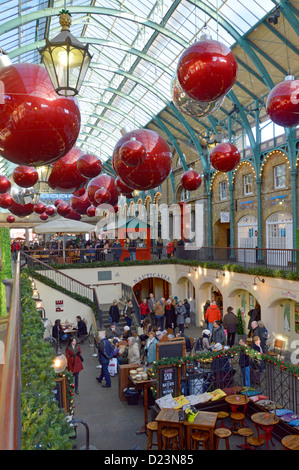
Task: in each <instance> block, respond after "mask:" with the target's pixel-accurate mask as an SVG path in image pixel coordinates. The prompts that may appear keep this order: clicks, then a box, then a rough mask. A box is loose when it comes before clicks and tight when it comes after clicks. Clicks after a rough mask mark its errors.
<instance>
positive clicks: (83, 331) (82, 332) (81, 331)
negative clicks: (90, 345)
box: [76, 315, 87, 337]
mask: <svg viewBox="0 0 299 470" xmlns="http://www.w3.org/2000/svg"><path fill="white" fill-rule="evenodd" d="M76 320H77V336H78V337H80V336H86V335H87V327H86V323H85V321H84V320H82V318H81V317H80V315H77V316H76Z"/></svg>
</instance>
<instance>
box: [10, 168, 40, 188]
mask: <svg viewBox="0 0 299 470" xmlns="http://www.w3.org/2000/svg"><path fill="white" fill-rule="evenodd" d="M12 179H13V180H14V182H15V183H16V184H17V185H18V186H21V188H31V187H32V186H34V185H35V184H36V183H37V182H38V172H37V171H36V169H35V168H34V167H32V166H25V165H19V166H17V167H16V168H15V169H14V171H13V172H12Z"/></svg>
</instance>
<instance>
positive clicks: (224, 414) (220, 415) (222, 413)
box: [217, 411, 229, 428]
mask: <svg viewBox="0 0 299 470" xmlns="http://www.w3.org/2000/svg"><path fill="white" fill-rule="evenodd" d="M228 417H229V413H227V412H226V411H219V412H218V416H217V419H221V424H220V426H219V427H221V428H226V427H227V426H225V424H224V423H223V420H224V419H225V418H228Z"/></svg>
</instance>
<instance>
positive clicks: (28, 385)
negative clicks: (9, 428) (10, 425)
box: [21, 272, 72, 450]
mask: <svg viewBox="0 0 299 470" xmlns="http://www.w3.org/2000/svg"><path fill="white" fill-rule="evenodd" d="M21 310H22V322H21V323H22V325H21V342H22V354H21V376H22V393H21V412H22V435H21V447H22V450H71V448H72V443H71V440H70V437H71V435H72V428H70V426H69V424H68V422H67V419H66V415H65V413H64V412H62V411H61V410H60V409H59V407H58V402H57V400H56V399H55V396H54V389H55V377H56V373H55V371H54V368H53V367H52V361H53V359H54V351H53V348H52V347H51V346H50V345H49V344H48V343H46V342H44V341H43V333H44V327H43V323H42V321H41V317H40V315H39V313H38V312H37V310H36V308H35V302H34V300H33V299H32V288H31V285H30V281H29V278H28V275H27V273H25V272H22V274H21Z"/></svg>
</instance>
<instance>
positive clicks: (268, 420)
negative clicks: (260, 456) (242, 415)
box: [251, 412, 279, 450]
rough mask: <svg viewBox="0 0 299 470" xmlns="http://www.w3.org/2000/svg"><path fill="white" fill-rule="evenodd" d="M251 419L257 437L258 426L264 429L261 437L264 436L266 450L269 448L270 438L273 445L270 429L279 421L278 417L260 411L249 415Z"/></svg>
mask: <svg viewBox="0 0 299 470" xmlns="http://www.w3.org/2000/svg"><path fill="white" fill-rule="evenodd" d="M251 419H252V421H253V422H254V425H255V428H256V430H257V433H258V437H260V435H259V428H262V429H263V431H265V434H264V436H263V438H265V440H266V445H267V450H269V440H271V442H272V444H273V445H275V444H274V442H273V441H272V430H273V428H274V426H275V424H277V423H278V422H279V418H278V417H277V416H276V417H274V415H273V414H272V413H269V412H261V413H254V414H253V415H252V416H251Z"/></svg>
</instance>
